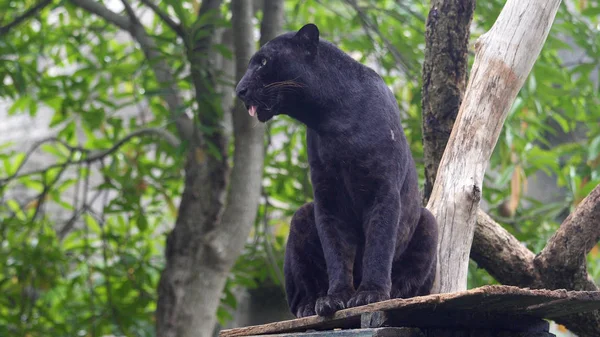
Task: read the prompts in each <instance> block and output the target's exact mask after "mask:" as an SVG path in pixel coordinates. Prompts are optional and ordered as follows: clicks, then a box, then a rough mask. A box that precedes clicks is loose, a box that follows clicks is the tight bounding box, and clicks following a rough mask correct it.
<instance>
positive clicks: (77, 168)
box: [0, 0, 600, 336]
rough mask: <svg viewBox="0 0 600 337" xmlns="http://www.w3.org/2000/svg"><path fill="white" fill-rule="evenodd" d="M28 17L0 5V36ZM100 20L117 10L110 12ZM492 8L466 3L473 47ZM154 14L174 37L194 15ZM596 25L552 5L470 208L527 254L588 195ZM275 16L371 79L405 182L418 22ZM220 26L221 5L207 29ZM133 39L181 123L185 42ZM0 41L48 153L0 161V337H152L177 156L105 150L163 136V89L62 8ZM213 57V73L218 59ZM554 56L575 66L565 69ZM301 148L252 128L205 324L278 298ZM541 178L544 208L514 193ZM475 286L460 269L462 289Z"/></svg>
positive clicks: (590, 14)
mask: <svg viewBox="0 0 600 337" xmlns="http://www.w3.org/2000/svg"><path fill="white" fill-rule="evenodd" d="M35 3H36V2H35V1H33V0H27V1H14V0H0V9H1V12H2V13H3V15H2V18H1V19H0V26H5V25H7V24H8V23H9V22H11V20H12V19H13V18H15V17H18V16H19V15H21V14H22V13H24V12H26V11H27V9H28V8H31V6H33V5H35ZM106 3H107V4H108V3H109V2H108V1H106ZM110 4H111V6H112V7H111V8H112V9H113V10H115V11H123V7H122V6H120V2H115V1H113V2H110ZM134 5H135V6H134V8H136V9H138V7H139V8H143V9H144V10H146V11H147V10H148V8H147V7H145V6H143V5H142V4H140V3H135V4H134ZM502 5H503V1H500V0H494V1H487V2H480V3H478V5H477V8H476V13H475V17H474V22H473V36H472V41H473V42H474V41H475V39H476V38H477V37H478V35H480V34H481V33H483V32H485V31H487V30H488V29H489V28H490V27H491V25H492V24H493V22H494V20H495V18H496V16H497V15H498V13H499V11H500V10H501V8H502ZM159 7H160V8H161V9H163V10H165V11H167V12H168V13H169V14H171V15H173V17H174V18H175V20H176V21H177V22H181V23H182V24H183V26H185V27H187V28H190V27H192V26H193V22H194V20H195V14H194V13H196V12H197V10H198V2H194V1H163V2H161V3H160V5H159ZM598 8H600V6H598V4H597V3H596V2H594V1H587V2H583V1H582V2H577V3H576V4H575V3H573V4H570V5H569V6H566V5H562V6H561V8H560V11H559V13H558V16H557V19H556V22H555V24H554V26H553V28H552V31H551V34H550V36H549V38H548V40H547V42H546V45H545V47H544V49H543V50H542V54H541V56H540V58H539V60H538V62H537V63H536V65H535V67H534V69H533V71H532V73H531V74H530V76H529V78H528V79H527V82H526V85H525V86H524V88H523V89H522V90H521V92H520V93H519V96H518V99H517V101H516V102H515V104H514V105H513V107H512V109H511V111H510V113H509V116H508V119H507V122H506V125H505V127H504V129H503V131H502V134H501V136H500V139H499V141H498V144H497V146H496V149H495V151H494V153H493V156H492V159H491V161H490V164H489V170H488V171H489V172H488V175H487V176H486V180H485V186H484V190H483V192H484V195H483V196H484V199H485V201H486V203H487V204H488V206H489V208H490V212H491V214H492V215H493V216H494V217H495V218H496V219H497V220H498V221H500V222H501V223H503V224H505V225H506V228H507V229H508V230H509V231H510V232H511V233H513V234H514V235H515V236H516V237H517V238H519V239H520V240H522V242H523V243H524V244H525V245H526V246H527V247H528V248H530V249H531V250H532V251H534V252H538V251H539V250H540V249H541V248H542V247H543V246H544V244H545V242H546V240H547V239H548V238H549V237H550V235H551V234H552V233H553V232H554V231H555V230H556V228H557V227H558V225H559V224H560V222H561V221H562V219H564V217H565V215H566V214H568V213H569V212H570V211H571V210H572V209H573V207H574V206H575V205H576V204H577V203H578V202H579V201H580V200H581V199H582V198H583V197H585V196H586V195H587V193H588V192H589V191H590V190H591V189H592V188H593V187H594V186H596V185H597V184H598V183H600V168H599V163H600V124H598V120H600V108H599V106H600V104H599V102H598V97H600V95H599V88H598V79H599V75H598V71H597V65H598V64H600V49H599V47H598V46H600V34H598V28H597V27H598V24H599V23H600V22H599V19H598ZM285 10H286V29H288V30H295V29H297V28H298V27H299V26H300V25H302V24H304V23H305V22H314V23H316V24H317V25H318V26H319V27H320V30H321V32H322V35H323V37H325V38H327V39H329V40H332V41H333V42H335V43H336V44H338V46H340V48H342V49H344V50H345V51H347V52H349V53H351V54H352V55H353V56H354V57H356V58H357V59H358V60H360V61H361V62H364V63H367V64H369V65H370V66H372V67H373V68H374V69H376V70H377V71H378V72H379V73H380V74H381V75H382V77H383V78H384V80H385V81H386V82H387V83H388V84H389V86H390V87H391V88H392V89H393V91H394V93H395V94H396V97H397V99H398V101H399V104H400V106H401V110H402V116H403V125H404V127H405V132H406V134H407V137H408V140H409V142H410V144H411V149H412V151H413V153H414V155H415V158H416V160H417V165H418V171H419V174H420V179H421V180H422V179H423V173H422V171H423V170H422V166H421V165H422V164H421V158H422V153H423V149H422V146H421V115H420V114H421V112H420V111H421V109H420V102H421V96H420V90H421V83H420V70H421V68H420V64H421V63H422V60H423V50H424V46H425V41H424V27H425V18H426V17H427V14H428V10H429V8H428V5H427V4H426V3H424V2H420V1H403V2H398V1H392V0H384V1H351V0H348V1H325V0H302V1H301V0H288V1H286V2H285ZM228 11H229V9H228V6H227V4H225V5H224V6H223V8H222V12H223V13H224V17H225V18H230V15H229V13H228ZM257 17H261V13H260V11H259V12H258V13H257ZM144 24H145V26H146V30H147V32H148V33H149V34H150V35H151V36H153V37H154V38H155V41H156V43H157V50H159V52H160V55H161V60H163V61H164V62H167V64H168V65H169V66H170V67H171V68H172V69H175V72H174V74H173V76H174V78H175V79H176V84H177V86H178V87H179V88H180V89H181V91H182V93H184V97H186V101H185V109H186V110H195V109H198V107H197V106H195V105H194V100H193V95H194V93H193V91H192V84H191V83H190V76H189V74H190V67H191V65H190V64H189V63H188V62H187V61H186V60H187V59H186V57H185V56H186V55H185V52H186V51H185V48H184V42H186V41H182V39H180V38H178V37H177V36H176V34H175V33H174V32H173V30H172V29H170V27H168V26H167V25H166V24H165V23H164V22H163V21H162V20H160V19H159V18H158V17H156V16H155V15H154V14H153V13H152V12H149V11H147V12H146V15H145V16H144ZM196 25H198V22H196ZM192 28H193V27H192ZM256 28H257V29H258V26H257V27H256ZM197 34H202V31H201V30H198V32H197ZM1 37H2V38H1V39H0V59H1V62H0V79H1V80H2V81H3V84H4V85H2V86H0V97H1V98H2V100H4V101H7V102H10V107H9V108H8V111H7V114H8V115H10V116H14V117H19V116H29V118H31V120H36V121H41V122H40V123H42V124H44V125H45V126H47V127H48V128H50V129H51V130H52V131H53V132H55V134H56V137H51V138H39V137H38V139H36V141H37V142H36V143H33V144H30V143H31V142H29V143H28V142H26V141H25V140H21V139H18V140H17V141H13V142H12V143H7V144H3V145H1V146H0V161H1V162H2V164H1V165H0V243H1V244H0V292H1V293H2V294H4V296H2V297H0V335H27V336H49V335H52V336H73V335H75V334H78V335H89V336H99V335H107V334H117V335H126V336H152V335H154V331H153V330H154V328H153V327H154V322H153V312H154V309H155V307H156V287H157V284H158V278H159V275H160V271H161V270H162V268H163V266H164V259H163V254H164V252H163V250H164V242H165V234H166V233H167V232H168V230H169V229H170V228H171V226H172V224H173V223H174V221H175V217H176V214H177V204H178V201H179V195H180V194H181V190H182V183H183V176H182V167H183V166H184V160H185V158H184V156H183V155H182V154H183V152H182V151H181V147H179V146H177V145H176V144H172V143H171V142H169V141H167V140H166V139H165V138H164V137H158V136H160V135H159V134H158V136H157V134H156V133H148V134H141V135H139V136H135V137H131V138H128V139H127V140H126V141H125V142H123V143H122V144H121V143H120V142H119V141H120V140H122V139H124V138H125V137H127V136H128V135H131V133H132V132H136V131H139V130H142V129H147V128H166V129H167V130H170V131H174V130H175V128H174V125H173V124H174V123H173V121H172V120H171V114H170V111H169V110H168V108H167V107H166V104H165V102H164V95H165V89H164V88H163V87H162V86H161V85H159V84H158V82H157V80H156V78H155V76H154V73H153V72H152V70H151V66H152V64H151V63H150V62H149V61H148V59H146V57H145V55H144V53H143V52H142V51H141V50H140V48H139V47H138V46H137V45H136V44H135V43H133V42H132V41H131V39H130V38H129V36H128V35H127V34H126V33H125V32H123V31H121V30H119V29H118V28H116V27H115V26H113V25H111V24H109V23H107V22H106V21H104V20H103V19H101V18H98V17H97V16H93V15H91V14H89V13H88V12H86V11H84V10H82V9H80V8H78V7H76V6H74V5H73V4H72V3H71V2H67V1H65V2H57V3H55V4H50V5H49V6H48V7H47V8H45V9H43V10H41V11H40V12H39V13H38V14H37V15H35V16H32V17H30V18H28V19H27V20H26V21H24V22H23V23H21V24H20V25H17V26H15V27H13V28H12V29H11V30H10V31H8V32H7V33H4V35H2V36H1ZM200 37H201V36H198V35H196V36H195V38H200ZM215 49H216V51H218V52H220V53H221V54H222V55H223V56H224V57H228V58H231V50H229V49H228V48H227V47H226V46H225V45H218V47H216V48H215ZM573 49H576V51H575V52H573V51H572V50H573ZM569 53H571V54H570V55H572V54H573V53H576V54H577V55H582V57H581V58H580V59H576V60H575V61H569V62H566V61H565V55H569ZM471 61H472V60H471ZM215 74H220V72H219V70H216V71H215ZM220 80H221V81H222V82H223V83H229V82H230V79H226V78H221V79H220ZM7 131H8V130H7ZM304 134H305V131H304V128H303V127H302V126H301V125H300V124H298V123H297V122H295V121H294V120H292V119H290V118H286V117H282V118H278V119H275V120H273V121H272V122H270V123H269V137H268V138H267V139H265V147H266V148H267V156H266V159H265V169H264V181H263V198H262V200H261V205H260V209H259V212H258V214H257V217H256V222H255V227H254V230H253V232H252V234H251V237H250V238H248V242H247V245H246V249H245V251H244V254H243V255H242V256H241V257H240V258H239V260H238V261H237V263H236V265H235V267H234V269H233V271H232V273H231V275H230V277H229V279H228V282H227V285H226V288H225V289H224V292H223V297H222V306H221V308H219V312H218V315H219V319H220V321H221V323H224V322H226V321H227V320H228V319H229V318H230V317H231V313H230V311H231V309H232V308H235V307H236V298H235V296H234V295H233V294H234V289H235V288H236V287H243V288H252V287H257V286H260V285H261V284H265V283H275V284H279V285H281V280H282V264H283V252H284V249H285V240H286V237H287V232H288V228H289V219H290V217H291V215H292V214H293V212H294V211H295V210H296V209H297V208H298V207H299V206H301V205H302V204H303V203H305V202H307V201H310V200H311V198H312V190H311V185H310V182H309V177H308V174H307V173H308V166H307V161H306V148H305V145H304ZM115 144H119V146H118V147H116V148H115ZM174 145H175V146H174ZM30 149H33V150H31V151H30ZM108 150H110V151H108ZM98 154H103V155H102V156H99V158H97V157H98ZM34 158H39V159H38V161H41V162H42V165H41V166H40V165H36V163H35V162H34ZM92 159H93V160H92ZM45 168H49V169H45ZM543 175H547V176H548V177H549V178H547V179H546V181H550V182H553V183H555V184H556V185H557V186H558V187H559V188H561V190H560V193H558V194H557V195H556V196H554V198H552V199H548V198H540V195H541V196H542V197H545V196H544V195H542V194H543V192H542V193H537V194H536V193H532V192H531V190H536V189H537V190H540V189H541V188H542V187H544V186H542V187H540V186H539V185H540V184H539V183H536V179H542V178H543V177H542V176H543ZM540 177H542V178H540ZM421 183H422V181H421ZM536 185H537V186H536ZM597 257H598V250H597V249H595V250H593V251H592V253H591V254H590V256H589V259H590V266H589V267H590V273H591V274H592V275H593V276H594V278H595V279H596V280H598V279H599V277H600V268H598V266H597V265H596V264H595V263H593V261H594V260H595V259H597ZM493 282H495V281H494V280H493V279H492V278H491V277H490V276H489V275H487V274H486V273H485V272H484V271H482V270H479V269H477V268H476V266H475V265H474V264H473V268H471V272H470V275H469V287H475V286H478V285H481V284H487V283H493Z"/></svg>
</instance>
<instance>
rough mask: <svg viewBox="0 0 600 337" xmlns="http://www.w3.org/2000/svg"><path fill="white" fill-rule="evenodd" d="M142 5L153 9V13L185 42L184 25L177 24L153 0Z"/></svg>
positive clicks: (143, 1)
mask: <svg viewBox="0 0 600 337" xmlns="http://www.w3.org/2000/svg"><path fill="white" fill-rule="evenodd" d="M141 1H142V3H143V4H144V5H146V6H148V7H150V9H152V11H153V12H154V13H155V14H156V15H158V17H159V18H160V19H161V20H163V22H164V23H165V24H166V25H167V26H169V27H170V28H171V29H172V30H173V31H174V32H175V33H176V34H177V35H179V36H180V37H181V38H182V39H184V40H185V30H184V29H183V27H182V25H181V24H179V23H177V22H175V21H174V20H173V19H171V17H170V16H169V14H167V12H165V11H163V10H162V9H160V7H158V5H156V4H155V3H154V2H153V1H152V0H141Z"/></svg>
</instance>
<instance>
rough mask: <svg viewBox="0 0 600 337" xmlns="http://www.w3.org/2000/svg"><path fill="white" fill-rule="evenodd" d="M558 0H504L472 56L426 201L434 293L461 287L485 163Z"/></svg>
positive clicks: (542, 40) (461, 288)
mask: <svg viewBox="0 0 600 337" xmlns="http://www.w3.org/2000/svg"><path fill="white" fill-rule="evenodd" d="M559 4H560V0H528V1H520V0H508V1H507V2H506V4H505V5H504V8H503V9H502V12H501V13H500V15H499V16H498V19H497V21H496V22H495V23H494V26H493V27H492V28H491V30H490V31H489V32H487V33H486V34H484V35H482V36H481V37H480V38H479V39H478V41H477V43H476V45H475V49H476V54H475V63H474V65H473V69H472V71H471V75H470V78H469V83H468V85H467V91H466V94H465V97H464V100H463V102H462V104H461V107H460V110H459V113H458V117H457V120H456V123H455V124H454V127H453V129H452V133H451V135H450V140H449V142H448V145H447V147H446V150H445V152H444V155H443V156H442V160H441V162H440V167H439V170H438V173H437V176H436V182H435V185H434V188H433V191H432V194H431V198H430V199H429V203H428V205H427V208H428V209H429V210H430V211H431V212H432V213H433V214H434V215H435V217H436V218H437V220H438V223H439V226H440V232H439V233H440V234H439V239H438V243H439V245H438V268H437V274H436V280H435V282H434V286H433V292H434V293H446V292H453V291H461V290H465V289H466V287H467V271H468V265H469V252H470V250H471V243H472V240H473V232H474V229H475V221H476V218H477V210H478V207H479V200H480V198H481V188H482V181H483V176H484V174H485V169H486V166H487V163H488V161H489V158H490V155H491V153H492V150H493V149H494V147H495V145H496V142H497V140H498V135H499V134H500V130H501V129H502V125H503V124H504V120H505V119H506V114H507V113H508V110H509V109H510V106H511V104H512V103H513V101H514V99H515V97H516V95H517V93H518V92H519V90H520V88H521V87H522V86H523V83H524V81H525V79H526V78H527V76H528V74H529V72H530V71H531V68H532V67H533V64H534V62H535V59H536V58H537V57H538V55H539V52H540V50H541V48H542V46H543V44H544V42H545V40H546V37H547V36H548V32H549V30H550V26H551V25H552V22H553V20H554V17H555V15H556V11H557V9H558V6H559Z"/></svg>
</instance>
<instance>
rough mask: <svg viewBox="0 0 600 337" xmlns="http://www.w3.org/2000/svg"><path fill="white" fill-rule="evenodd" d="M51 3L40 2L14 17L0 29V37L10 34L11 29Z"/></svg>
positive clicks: (49, 1) (46, 0)
mask: <svg viewBox="0 0 600 337" xmlns="http://www.w3.org/2000/svg"><path fill="white" fill-rule="evenodd" d="M52 1H53V0H42V1H40V2H38V3H37V4H36V5H35V6H33V7H31V8H30V9H28V10H26V11H25V13H23V14H21V15H20V16H18V17H16V18H15V19H14V20H13V21H12V22H10V23H8V24H6V25H4V26H2V27H0V36H3V35H6V34H8V32H10V30H11V29H13V28H14V27H16V26H18V25H19V24H20V23H21V22H23V21H25V20H27V19H28V18H30V17H32V16H34V15H36V14H37V13H38V12H39V11H41V10H42V9H44V8H45V7H47V6H48V5H50V4H51V3H52Z"/></svg>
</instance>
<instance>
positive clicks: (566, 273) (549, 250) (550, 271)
mask: <svg viewBox="0 0 600 337" xmlns="http://www.w3.org/2000/svg"><path fill="white" fill-rule="evenodd" d="M599 239H600V185H598V186H596V188H594V190H593V191H592V192H591V193H590V194H589V195H588V196H587V197H585V199H583V201H582V202H581V203H580V204H579V205H578V206H577V209H576V210H575V211H574V212H573V213H571V214H570V215H569V216H568V217H567V218H566V219H565V221H564V222H563V224H562V225H561V226H560V228H559V229H558V231H557V232H556V233H554V235H553V236H552V237H551V238H550V240H549V241H548V244H546V247H544V249H543V250H542V251H541V253H539V254H538V255H537V256H536V257H535V259H534V261H533V262H534V264H535V266H536V268H537V269H538V270H539V272H540V273H541V275H542V281H543V283H544V285H546V286H550V287H551V288H567V289H578V290H597V287H596V285H594V284H593V282H590V280H589V278H588V273H587V264H586V255H587V253H588V252H589V251H590V250H591V249H592V248H593V247H594V246H595V245H596V244H597V243H598V240H599Z"/></svg>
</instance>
